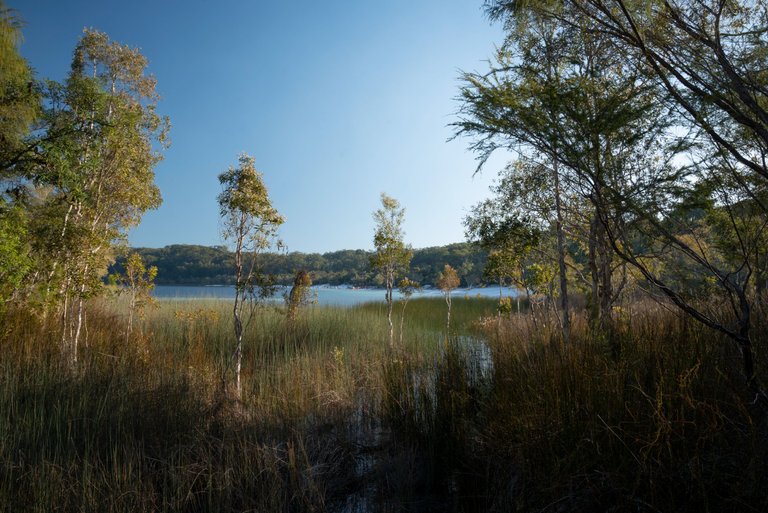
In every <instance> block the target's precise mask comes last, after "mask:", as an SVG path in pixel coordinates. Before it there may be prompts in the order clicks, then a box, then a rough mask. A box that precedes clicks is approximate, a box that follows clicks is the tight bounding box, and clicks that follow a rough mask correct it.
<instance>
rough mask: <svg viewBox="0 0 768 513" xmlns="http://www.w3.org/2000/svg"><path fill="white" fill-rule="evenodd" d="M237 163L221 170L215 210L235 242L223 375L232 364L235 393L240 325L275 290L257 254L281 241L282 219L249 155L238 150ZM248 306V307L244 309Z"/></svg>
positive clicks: (240, 359) (238, 384) (238, 383)
mask: <svg viewBox="0 0 768 513" xmlns="http://www.w3.org/2000/svg"><path fill="white" fill-rule="evenodd" d="M238 161H239V165H238V166H237V167H230V168H229V169H228V170H227V171H225V172H224V173H221V174H220V175H219V182H220V183H221V186H222V192H221V194H219V197H218V202H219V213H220V216H221V220H222V236H223V238H224V239H225V240H228V241H231V242H232V243H233V245H234V247H233V256H234V264H235V269H234V271H235V300H234V303H233V306H232V320H233V326H234V332H235V347H234V350H233V352H232V356H231V358H230V359H229V360H228V362H227V365H226V366H225V369H224V373H223V375H222V385H223V386H224V387H225V386H226V380H227V374H228V373H229V369H230V367H231V366H234V373H235V390H236V393H237V397H238V398H239V397H240V396H241V394H242V386H241V379H240V375H241V369H242V362H243V329H244V326H245V325H247V323H248V322H249V321H250V320H251V319H252V317H253V314H254V311H255V307H256V306H257V303H258V301H259V300H261V299H264V298H266V297H269V296H271V295H272V294H273V292H274V283H273V280H272V279H271V277H270V276H269V275H268V274H267V273H266V272H265V271H264V269H263V267H262V262H261V259H260V256H261V255H262V254H263V253H264V252H266V251H268V250H270V249H273V248H278V249H279V248H280V247H282V242H281V241H280V240H279V239H278V230H279V228H280V226H281V225H282V224H283V222H284V221H285V219H284V218H283V216H281V215H280V214H279V213H278V211H277V209H275V208H274V207H273V206H272V202H271V200H270V198H269V193H268V191H267V187H266V185H265V184H264V179H263V177H262V175H261V173H259V172H258V171H256V166H255V163H254V159H253V157H251V156H249V155H246V154H242V155H240V157H239V159H238ZM246 306H247V307H248V311H247V312H246V311H245V308H246Z"/></svg>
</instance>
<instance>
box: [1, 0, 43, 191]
mask: <svg viewBox="0 0 768 513" xmlns="http://www.w3.org/2000/svg"><path fill="white" fill-rule="evenodd" d="M21 26H22V22H21V20H20V18H19V16H18V15H17V14H16V12H15V11H14V10H12V9H9V8H8V7H6V6H5V3H4V2H0V178H3V179H4V178H7V177H8V175H11V174H12V170H13V169H14V168H15V167H16V166H18V165H19V164H20V163H21V162H22V161H23V160H24V159H25V158H26V157H28V156H29V153H30V148H29V147H28V145H27V144H26V139H27V137H28V136H29V131H30V129H31V128H32V124H33V122H34V121H35V120H36V119H37V118H38V116H39V115H40V95H39V92H38V90H37V87H36V85H35V83H34V76H33V73H32V69H31V68H30V66H29V64H28V63H27V61H26V60H25V59H24V58H23V57H22V56H21V55H20V54H19V45H20V44H21V39H22V36H21Z"/></svg>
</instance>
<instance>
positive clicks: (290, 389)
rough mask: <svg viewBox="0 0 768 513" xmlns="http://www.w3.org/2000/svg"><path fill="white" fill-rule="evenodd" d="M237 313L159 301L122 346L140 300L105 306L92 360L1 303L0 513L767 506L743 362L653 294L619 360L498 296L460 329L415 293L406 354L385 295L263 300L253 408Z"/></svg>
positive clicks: (254, 330) (459, 316)
mask: <svg viewBox="0 0 768 513" xmlns="http://www.w3.org/2000/svg"><path fill="white" fill-rule="evenodd" d="M230 307H231V304H230V303H228V302H217V301H178V302H162V303H161V304H160V307H159V308H157V309H155V310H151V311H149V312H148V313H147V316H146V318H145V319H144V320H143V321H142V322H141V326H140V329H137V330H135V332H134V336H132V337H131V338H130V339H129V340H126V337H125V336H124V324H125V315H124V305H120V304H119V303H118V304H113V303H101V304H94V305H91V308H90V309H89V317H88V322H87V327H88V331H87V337H86V338H87V342H86V344H84V345H85V347H84V351H83V354H82V358H81V360H80V363H79V365H78V368H77V369H75V370H73V369H72V368H71V367H70V366H69V365H64V364H63V363H62V362H61V359H60V355H59V349H58V345H57V343H56V342H57V340H58V338H57V334H56V328H55V326H50V325H47V324H46V323H44V322H41V321H40V320H39V319H37V318H35V317H34V315H33V314H31V313H29V312H24V311H15V312H8V313H6V314H5V316H4V318H3V323H2V327H0V351H1V354H2V359H0V511H9V512H10V511H14V512H15V511H40V512H43V511H65V512H68V511H110V512H128V511H131V512H135V511H138V512H161V511H162V512H164V511H168V512H170V511H186V512H202V511H212V512H219V511H220V512H225V511H713V512H714V511H722V510H739V511H764V510H766V509H768V499H766V493H765V490H767V489H768V478H767V477H766V465H765V461H768V460H767V459H766V458H768V425H766V421H765V418H764V417H763V416H762V414H761V413H760V412H759V411H757V410H756V409H755V406H754V405H753V404H751V399H752V398H750V397H749V396H748V395H747V394H746V388H745V387H744V386H743V384H742V383H741V378H740V375H739V374H738V369H739V362H738V355H737V354H735V353H734V352H733V351H732V349H731V346H730V345H729V344H728V343H727V341H724V340H722V339H721V338H720V337H719V336H717V335H715V334H713V333H712V332H710V331H707V330H705V329H703V328H701V327H700V326H698V325H697V324H694V323H691V322H688V321H686V320H685V319H684V318H682V317H678V316H676V315H673V314H671V313H669V312H668V311H665V310H661V309H659V308H657V307H655V306H653V305H646V304H636V305H632V310H627V311H625V312H622V313H621V314H620V315H619V316H618V317H619V325H618V327H617V330H616V332H615V334H614V336H615V337H617V338H618V339H617V341H618V342H619V344H620V345H621V347H622V351H621V352H620V353H619V356H616V355H615V354H612V352H611V350H610V349H609V348H610V347H612V345H613V344H611V342H613V341H609V340H605V337H603V336H600V335H598V334H595V333H593V332H591V330H590V329H589V326H588V324H587V322H586V321H585V320H584V319H583V318H582V317H577V318H576V319H575V321H574V334H573V337H572V338H573V340H572V343H571V344H570V345H568V346H563V345H562V344H561V343H560V339H559V337H558V328H557V322H556V319H544V318H543V317H542V319H541V321H540V322H538V323H537V324H535V325H534V324H533V323H532V322H531V319H530V318H529V317H528V316H527V315H524V314H523V315H513V316H511V317H508V318H505V319H503V320H502V322H499V321H498V320H497V318H496V317H495V316H494V315H495V313H494V312H495V302H494V301H493V300H487V299H485V300H483V299H476V298H457V299H455V300H454V302H453V313H452V330H451V333H448V334H447V333H445V330H444V323H445V308H446V305H445V303H444V302H443V301H441V300H439V299H415V300H412V301H411V302H410V303H409V304H408V306H407V308H406V310H405V315H406V317H405V321H406V322H405V329H404V337H403V344H402V345H399V344H396V348H395V349H394V350H392V349H390V346H389V340H388V329H387V326H386V321H385V314H384V310H383V307H382V306H381V305H380V304H368V305H362V306H358V307H353V308H330V307H314V308H308V309H305V310H304V311H303V312H302V313H301V315H300V316H299V318H298V319H297V320H296V321H295V322H288V321H287V320H286V316H285V313H284V312H282V311H281V310H279V309H277V308H274V307H265V308H263V309H260V310H259V311H257V312H256V313H255V315H254V317H253V319H252V320H251V322H250V324H249V325H248V326H247V329H246V338H245V340H244V347H245V354H244V369H243V383H244V390H243V395H242V398H241V399H240V400H234V399H232V397H231V396H230V395H227V394H226V393H225V390H223V389H222V387H221V381H222V376H223V370H224V369H225V368H226V364H227V361H228V359H229V357H230V355H231V351H232V325H231V322H232V321H231V312H230V310H229V308H230ZM395 311H396V312H398V313H399V310H398V309H397V308H396V310H395ZM395 323H396V325H398V326H399V319H397V318H396V319H395ZM396 332H397V330H396ZM468 335H471V336H472V338H468V337H467V336H468ZM396 337H397V335H396ZM757 338H758V340H756V341H755V343H756V352H757V354H758V357H759V358H758V359H759V366H760V372H761V376H762V377H763V378H765V377H766V375H765V374H766V368H765V349H766V342H767V341H766V337H765V335H763V334H761V335H760V336H758V337H757ZM478 340H484V341H485V342H480V341H478ZM483 343H487V344H488V348H489V350H490V352H491V354H492V357H493V360H492V365H489V366H487V367H485V368H484V369H483V371H482V372H479V373H478V372H477V357H476V356H473V354H474V353H472V351H473V350H475V349H477V347H479V346H478V345H477V344H483Z"/></svg>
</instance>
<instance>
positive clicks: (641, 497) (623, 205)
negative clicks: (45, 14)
mask: <svg viewBox="0 0 768 513" xmlns="http://www.w3.org/2000/svg"><path fill="white" fill-rule="evenodd" d="M484 5H485V7H486V10H487V13H488V15H489V16H490V18H491V19H493V20H496V21H499V22H501V23H503V25H504V29H505V32H506V37H505V39H504V41H503V42H501V46H499V48H498V53H497V55H496V57H495V59H494V60H493V61H492V62H490V63H489V66H490V69H488V70H482V71H480V72H472V73H464V74H463V75H462V87H461V91H460V97H459V102H460V107H459V116H458V119H457V121H456V122H455V124H454V125H453V126H454V128H455V131H456V136H457V137H458V136H461V137H467V138H468V140H469V141H470V147H471V148H472V150H474V151H476V152H477V154H478V157H479V159H480V165H481V166H482V165H483V164H484V163H485V162H486V161H487V159H488V157H489V156H490V155H491V154H492V153H493V152H494V151H496V150H498V149H505V150H509V151H512V152H513V153H514V155H515V158H514V160H513V161H512V162H510V163H509V165H508V166H507V167H506V168H505V169H503V170H501V172H500V173H499V180H498V182H497V183H496V185H495V186H494V187H493V188H492V191H491V192H492V195H491V197H489V198H488V199H487V200H486V201H483V202H481V203H479V204H478V205H476V206H475V207H474V208H473V209H472V211H471V213H470V215H469V216H467V218H466V221H465V226H466V231H467V235H468V236H469V238H470V239H471V241H472V242H473V245H469V244H456V245H451V246H447V247H444V248H429V249H425V250H416V251H411V248H410V246H409V245H408V244H407V241H406V240H404V233H403V231H402V222H403V219H404V217H405V210H404V208H403V207H402V206H401V205H400V204H399V202H398V201H397V200H395V199H394V198H391V197H389V196H387V195H386V194H382V197H381V198H382V207H381V209H379V210H377V211H375V212H374V215H373V217H374V223H375V230H374V234H373V242H374V247H375V248H376V249H375V252H372V253H370V254H369V253H366V252H364V251H340V252H335V253H328V254H325V255H305V254H301V253H290V254H287V255H285V254H280V253H279V249H280V248H281V247H282V246H281V243H280V241H279V230H278V228H279V227H280V225H282V224H283V223H284V222H286V220H285V219H284V218H283V217H282V215H280V213H279V212H277V210H276V209H275V208H274V207H273V206H272V204H271V202H270V199H269V195H268V192H267V190H266V186H265V185H264V181H263V179H262V176H261V174H260V173H259V172H258V171H257V170H256V169H255V166H254V159H253V158H251V157H250V156H248V155H245V154H243V155H241V156H240V158H239V159H238V164H237V165H235V166H232V167H229V169H227V170H225V171H223V172H222V173H221V174H220V175H219V180H220V183H221V185H222V191H221V194H220V195H219V197H218V203H219V209H220V215H221V220H222V223H221V224H222V235H223V238H225V239H226V240H227V241H228V243H229V244H230V247H231V248H232V252H231V253H229V252H228V251H227V250H226V249H225V248H224V247H214V248H206V247H200V246H170V247H167V248H163V249H157V250H155V249H140V250H138V251H136V252H134V253H133V254H132V255H130V256H127V258H126V259H125V260H124V261H123V263H118V264H117V265H116V266H115V267H113V268H112V270H113V271H114V275H113V276H112V279H111V280H108V279H107V274H108V270H109V266H110V265H112V264H113V262H114V260H115V257H116V256H117V255H119V254H120V253H121V252H124V251H123V250H122V249H121V248H122V246H121V244H122V243H124V241H125V238H126V234H127V231H128V229H129V228H130V227H132V226H134V225H136V224H137V223H138V222H139V221H140V219H141V217H142V215H143V213H144V212H145V211H146V210H148V209H151V208H154V207H156V206H157V205H158V204H159V202H160V191H159V190H158V189H157V187H156V185H155V183H154V166H155V165H156V164H157V162H158V161H159V160H160V158H161V155H160V154H159V153H158V150H159V149H160V148H162V147H163V145H164V144H165V141H166V131H167V129H168V126H169V125H168V120H166V119H164V118H162V117H161V116H160V115H159V114H158V113H157V112H156V103H157V94H156V93H155V81H154V79H153V78H152V76H151V75H149V74H147V73H146V69H145V68H146V64H147V63H146V59H145V58H144V57H143V56H142V55H141V54H140V52H139V51H138V50H136V49H134V48H130V47H127V46H123V45H121V44H119V43H116V42H113V41H111V40H110V39H109V37H108V36H107V35H106V34H103V33H101V32H98V31H96V30H91V29H88V30H85V31H84V34H83V36H82V38H81V40H80V41H79V42H78V44H77V46H76V47H75V49H74V52H73V59H72V63H71V68H70V73H69V74H68V76H67V78H66V80H65V81H64V82H62V83H56V82H53V81H43V80H39V79H37V78H36V77H35V76H34V73H33V71H32V68H31V67H30V65H29V64H28V63H27V62H26V61H25V60H24V59H23V58H22V57H21V56H20V55H19V52H18V46H19V41H20V37H21V31H20V27H21V22H20V20H19V18H18V15H17V14H16V13H15V12H13V11H10V10H8V9H6V8H5V7H4V5H3V4H2V3H0V71H1V72H2V73H0V143H2V144H1V146H0V179H1V180H2V188H1V190H0V353H1V354H2V355H3V357H2V359H0V465H1V466H0V510H3V511H54V510H57V511H115V512H118V511H125V512H127V511H131V512H135V511H147V512H149V511H152V512H155V511H187V512H197V511H308V510H311V511H445V510H451V511H576V512H579V511H583V512H587V511H697V512H698V511H712V512H717V511H734V510H739V511H765V510H766V509H768V494H766V492H765V490H766V489H768V472H766V466H765V461H766V458H767V457H768V394H767V393H766V389H765V385H764V383H765V380H766V378H768V358H767V357H766V354H767V353H766V351H768V316H767V314H768V290H766V289H767V288H768V231H767V230H766V228H767V227H768V165H767V164H766V155H768V110H767V108H766V105H768V103H766V97H767V96H768V74H766V73H765V69H766V68H767V64H768V51H766V49H767V48H768V41H766V37H765V35H766V30H765V23H766V20H768V4H766V3H765V2H763V1H762V0H755V1H743V2H742V1H736V0H724V1H720V0H718V1H714V0H712V1H710V0H690V1H681V2H667V1H658V2H657V1H642V2H640V1H637V2H635V1H628V0H578V1H576V0H562V1H536V2H517V1H512V2H510V1H506V0H488V1H486V2H485V4H484ZM222 167H224V166H222ZM287 222H290V221H287ZM307 271H309V272H307ZM156 276H157V277H158V281H159V282H160V283H195V284H205V283H211V284H213V283H215V284H220V283H233V284H234V286H235V291H236V295H235V300H234V301H233V302H220V303H215V302H213V303H206V302H184V303H180V304H176V303H171V302H166V303H162V304H160V305H159V306H158V305H156V304H155V302H154V301H153V299H152V298H151V295H150V292H151V289H152V287H153V286H154V279H155V277H156ZM274 276H277V279H278V280H279V281H280V282H282V283H285V284H290V283H292V284H293V288H292V290H291V292H290V293H289V294H287V297H286V299H287V302H288V306H287V307H283V306H281V305H275V304H273V303H266V302H263V301H262V300H263V299H264V298H265V297H266V296H268V295H269V294H270V293H271V292H272V291H273V289H274V285H275V279H274ZM407 278H410V280H409V279H407ZM460 279H461V280H463V283H464V284H465V285H466V284H474V283H477V282H479V281H480V280H486V281H488V282H493V283H498V284H502V285H503V284H513V285H515V286H517V287H519V288H520V290H521V291H523V293H524V294H525V298H524V301H522V307H521V308H519V309H518V308H513V306H512V303H511V301H510V300H509V298H500V300H499V301H498V302H497V301H495V300H490V299H479V298H476V299H470V298H455V299H452V297H451V291H452V290H453V289H454V288H455V287H456V286H457V285H458V284H459V283H460ZM412 280H416V281H419V282H421V284H422V285H427V284H431V285H436V286H438V287H439V288H440V290H441V291H442V292H443V294H444V299H445V301H442V300H435V299H432V300H430V299H414V300H412V301H410V302H409V301H407V299H408V298H409V295H408V293H409V292H412V291H413V290H415V289H416V288H417V286H418V284H416V283H415V282H414V281H412ZM313 281H314V282H315V283H323V282H326V283H349V284H354V285H369V284H375V285H382V284H383V285H385V286H386V287H387V290H388V293H387V304H386V305H380V304H369V305H362V306H359V307H355V308H350V309H346V310H345V309H338V308H325V307H317V306H311V303H310V302H309V301H307V288H308V287H309V285H310V284H311V283H312V282H313ZM107 282H110V283H112V284H114V285H116V287H107V286H106V283H107ZM396 286H399V288H400V289H401V290H402V291H404V292H405V295H404V299H403V300H401V301H397V302H396V301H394V299H393V295H392V291H393V290H394V288H395V287H396ZM115 290H116V291H118V292H119V293H120V294H121V297H116V295H115V294H111V293H110V294H108V293H106V292H107V291H110V292H113V291H115Z"/></svg>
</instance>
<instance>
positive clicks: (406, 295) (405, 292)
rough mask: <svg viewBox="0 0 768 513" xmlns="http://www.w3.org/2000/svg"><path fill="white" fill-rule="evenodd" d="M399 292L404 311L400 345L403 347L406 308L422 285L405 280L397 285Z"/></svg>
mask: <svg viewBox="0 0 768 513" xmlns="http://www.w3.org/2000/svg"><path fill="white" fill-rule="evenodd" d="M397 290H399V291H400V294H401V296H402V299H401V301H402V303H403V309H402V311H401V312H400V345H401V346H402V345H403V324H404V323H405V307H406V306H408V300H409V299H411V296H412V295H413V294H414V293H415V292H418V291H420V290H421V285H419V284H418V283H416V282H415V281H413V280H410V279H408V278H407V277H406V278H403V279H402V280H400V283H398V284H397Z"/></svg>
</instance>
